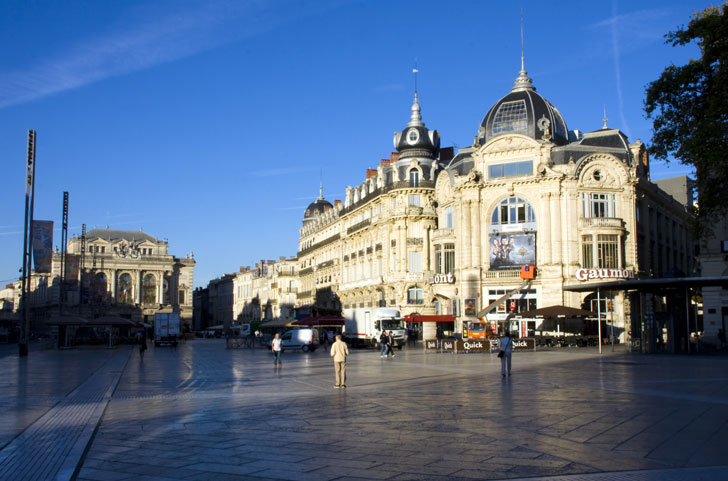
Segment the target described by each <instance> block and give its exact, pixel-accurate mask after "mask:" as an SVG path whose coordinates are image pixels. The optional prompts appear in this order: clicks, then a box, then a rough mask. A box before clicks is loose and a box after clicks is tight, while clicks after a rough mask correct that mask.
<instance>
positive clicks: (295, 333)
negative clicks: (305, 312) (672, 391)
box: [281, 328, 319, 352]
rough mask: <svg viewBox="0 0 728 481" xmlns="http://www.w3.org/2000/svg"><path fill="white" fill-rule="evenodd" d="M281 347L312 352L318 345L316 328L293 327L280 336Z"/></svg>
mask: <svg viewBox="0 0 728 481" xmlns="http://www.w3.org/2000/svg"><path fill="white" fill-rule="evenodd" d="M281 340H282V341H283V349H288V350H295V349H300V350H302V351H303V352H313V351H315V350H316V348H317V347H318V346H319V333H318V329H310V328H304V329H293V330H292V331H288V332H285V333H283V335H282V336H281Z"/></svg>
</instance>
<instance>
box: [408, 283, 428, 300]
mask: <svg viewBox="0 0 728 481" xmlns="http://www.w3.org/2000/svg"><path fill="white" fill-rule="evenodd" d="M423 303H424V294H423V292H422V288H421V287H417V286H412V287H410V288H409V289H407V304H423Z"/></svg>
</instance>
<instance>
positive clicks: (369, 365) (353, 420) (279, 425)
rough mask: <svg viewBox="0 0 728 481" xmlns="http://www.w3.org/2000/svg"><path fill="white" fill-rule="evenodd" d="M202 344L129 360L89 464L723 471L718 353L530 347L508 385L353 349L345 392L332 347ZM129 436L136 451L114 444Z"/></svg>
mask: <svg viewBox="0 0 728 481" xmlns="http://www.w3.org/2000/svg"><path fill="white" fill-rule="evenodd" d="M193 344H195V343H190V344H188V345H187V346H183V347H181V348H180V349H178V351H176V352H174V351H172V350H163V349H155V350H153V351H151V353H149V354H148V355H147V356H148V359H149V361H147V362H146V363H145V365H144V366H141V365H140V364H139V363H138V362H137V361H136V360H135V359H132V362H130V363H129V366H128V368H127V371H126V373H125V375H124V377H123V378H122V380H121V381H120V383H119V388H118V389H117V392H116V395H115V396H114V399H113V400H112V402H111V403H110V405H109V409H108V410H107V412H106V414H105V416H104V418H103V420H102V422H101V424H100V426H99V431H98V435H97V436H96V439H95V441H96V442H95V443H94V445H92V446H91V448H90V450H89V453H88V456H87V460H90V461H91V460H97V461H98V460H104V462H107V463H111V464H110V465H112V466H113V465H114V464H113V463H117V462H118V463H122V462H125V461H126V462H128V461H129V460H134V464H136V466H135V469H134V472H136V473H144V472H145V471H144V468H145V467H148V468H149V472H148V474H153V475H155V476H167V477H170V478H174V479H194V480H205V479H214V480H215V481H222V480H224V479H247V480H272V479H291V480H299V479H300V480H306V479H324V480H328V479H332V480H334V479H335V480H344V479H360V480H363V479H370V480H373V479H418V480H424V479H432V480H436V479H437V480H446V479H447V480H453V479H521V478H524V477H533V476H542V477H543V476H550V477H552V479H561V478H564V479H582V478H578V477H577V478H568V477H566V476H572V475H577V474H578V476H582V477H583V479H595V480H596V479H601V478H591V477H590V476H597V475H606V474H607V473H609V472H610V471H613V470H614V469H620V470H623V471H624V470H628V471H626V473H627V474H624V473H609V474H611V475H613V476H617V477H615V478H604V479H605V480H606V479H622V478H619V476H622V475H623V474H624V475H625V476H637V475H644V473H648V474H649V473H653V474H654V475H655V476H662V473H664V472H669V473H672V474H671V475H675V476H678V474H676V473H679V472H681V471H682V470H684V469H686V468H688V469H696V468H697V467H699V466H706V465H721V466H719V467H717V468H710V469H713V470H714V471H705V473H709V474H708V475H710V476H714V475H715V474H714V473H715V472H717V473H722V476H723V477H724V478H725V479H728V468H726V467H725V466H723V465H726V464H728V456H727V455H726V452H725V451H724V450H720V449H719V448H716V447H715V446H721V445H726V443H728V437H727V435H726V432H727V428H728V425H727V424H726V423H728V419H727V417H726V414H725V410H724V409H723V406H724V404H725V402H726V401H728V376H723V375H722V374H723V373H725V372H727V371H726V367H728V363H727V362H726V360H725V359H710V360H704V359H695V358H684V357H673V358H663V357H649V356H633V355H624V354H617V355H612V354H606V355H602V356H599V355H597V354H596V353H594V352H589V351H588V350H584V351H579V352H568V353H567V352H563V353H559V352H557V353H527V354H519V355H518V356H517V357H515V358H514V376H513V377H512V378H511V379H509V380H506V381H505V382H504V381H502V380H501V378H500V376H499V375H498V372H499V364H498V363H497V361H495V360H494V357H493V356H490V355H481V356H477V355H474V356H453V355H448V354H445V355H438V354H434V355H433V354H431V353H423V352H422V351H409V352H408V351H403V352H402V353H401V355H398V356H397V358H396V359H394V360H386V361H382V360H380V359H378V356H376V355H375V354H374V353H372V352H368V351H359V350H354V351H353V353H352V356H351V358H350V362H349V363H348V367H347V370H348V372H349V376H350V381H349V383H348V385H349V388H348V389H347V390H345V391H344V390H341V391H334V390H333V389H332V388H331V384H332V379H331V378H332V368H331V361H330V359H328V356H326V353H320V352H317V353H314V354H309V355H301V354H293V353H292V354H289V353H286V354H285V355H284V364H283V367H282V368H280V369H273V368H272V366H271V359H270V358H269V357H268V356H266V355H265V353H264V352H260V351H258V352H250V351H248V352H244V351H242V352H230V351H222V350H217V349H218V348H219V347H221V346H217V347H216V346H215V344H214V343H205V342H201V343H198V344H196V345H194V346H193ZM150 354H151V356H150ZM152 359H153V362H154V365H155V366H156V368H155V369H151V370H150V369H148V366H150V365H151V364H150V362H152V361H151V360H152ZM162 373H163V374H162ZM701 379H704V380H708V381H706V383H707V384H709V385H710V386H709V387H706V386H705V384H706V383H701V382H697V381H699V380H701ZM140 405H143V406H144V410H143V411H142V410H140V409H139V406H140ZM708 440H710V445H707V444H706V443H707V441H708ZM120 442H125V443H128V442H133V443H141V446H139V447H138V451H139V452H127V453H125V452H116V453H114V452H112V450H110V449H107V447H108V446H113V445H115V444H117V443H120ZM97 443H98V444H97ZM686 446H690V449H686ZM165 451H166V452H167V453H168V454H167V455H165V454H164V452H165ZM142 452H145V454H146V455H145V456H142V455H141V453H142ZM150 453H151V454H153V455H152V456H149V454H150ZM170 459H171V460H173V461H174V462H172V463H170V462H169V461H170ZM160 465H165V467H167V469H168V470H169V471H167V472H165V471H164V470H163V469H160ZM123 466H124V465H122V466H121V467H120V468H119V469H120V470H121V471H124V472H127V473H130V472H131V470H129V469H126V470H125V468H124V467H123ZM666 468H669V469H666ZM82 473H83V472H82ZM695 473H697V475H703V474H705V473H704V472H703V471H695ZM695 473H694V474H695ZM315 475H318V476H315ZM554 476H555V478H553V477H554ZM79 479H85V478H84V477H83V476H80V477H79ZM524 479H525V478H524ZM544 479H546V478H544ZM624 479H631V478H624ZM635 479H640V480H641V479H642V478H635ZM645 479H650V478H645ZM655 479H658V478H655ZM676 479H690V478H689V477H688V478H679V477H678V478H676ZM711 479H713V478H711ZM717 479H720V478H717Z"/></svg>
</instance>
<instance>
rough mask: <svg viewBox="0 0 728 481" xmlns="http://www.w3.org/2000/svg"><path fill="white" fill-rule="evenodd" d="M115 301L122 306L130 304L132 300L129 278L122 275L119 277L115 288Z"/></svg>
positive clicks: (127, 275)
mask: <svg viewBox="0 0 728 481" xmlns="http://www.w3.org/2000/svg"><path fill="white" fill-rule="evenodd" d="M116 301H117V302H120V303H122V304H132V302H133V298H132V294H131V276H130V275H129V274H122V275H120V276H119V282H118V284H117V288H116Z"/></svg>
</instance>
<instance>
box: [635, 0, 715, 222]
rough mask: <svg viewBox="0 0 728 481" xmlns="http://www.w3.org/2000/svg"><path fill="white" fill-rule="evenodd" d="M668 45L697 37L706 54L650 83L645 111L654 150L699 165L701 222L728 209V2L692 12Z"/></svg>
mask: <svg viewBox="0 0 728 481" xmlns="http://www.w3.org/2000/svg"><path fill="white" fill-rule="evenodd" d="M665 38H666V43H668V44H672V46H682V45H687V44H689V43H691V42H693V41H695V42H697V45H698V47H699V48H700V52H701V57H700V58H699V59H695V60H690V62H689V63H688V64H687V65H683V66H675V65H670V66H669V67H667V68H666V69H665V70H664V71H663V72H662V75H661V76H660V78H659V79H657V80H655V81H654V82H651V83H650V84H649V85H648V86H647V96H646V99H645V111H646V112H647V116H648V117H649V118H652V119H653V128H654V135H653V138H652V146H651V147H650V152H651V153H652V155H653V156H655V157H656V158H659V159H663V160H666V161H668V160H669V159H670V157H673V158H675V159H677V160H679V161H680V162H681V163H683V164H686V165H690V166H693V167H694V168H695V176H696V178H695V180H696V187H697V193H698V209H697V214H698V220H699V225H700V226H703V228H705V227H706V226H708V225H709V224H710V222H711V220H712V219H715V218H716V216H719V215H725V214H726V213H728V195H727V194H726V193H727V192H728V190H727V189H728V71H726V65H727V64H728V2H724V3H723V4H722V5H720V6H717V7H712V6H711V7H709V8H706V9H705V10H703V11H701V12H696V13H694V14H693V18H692V19H691V20H690V22H689V23H688V26H687V28H685V27H681V28H680V29H678V30H676V31H674V32H670V33H668V34H667V35H666V36H665Z"/></svg>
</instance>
